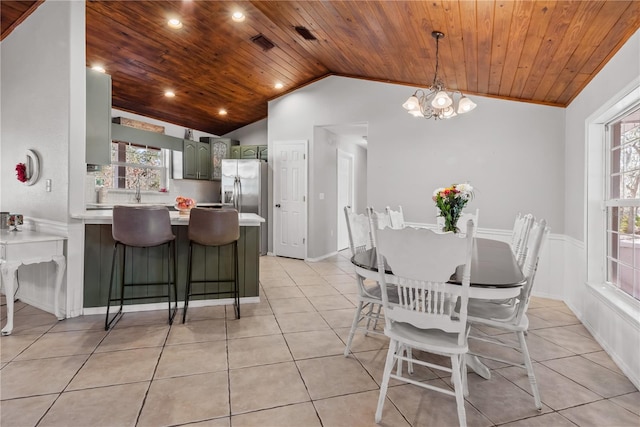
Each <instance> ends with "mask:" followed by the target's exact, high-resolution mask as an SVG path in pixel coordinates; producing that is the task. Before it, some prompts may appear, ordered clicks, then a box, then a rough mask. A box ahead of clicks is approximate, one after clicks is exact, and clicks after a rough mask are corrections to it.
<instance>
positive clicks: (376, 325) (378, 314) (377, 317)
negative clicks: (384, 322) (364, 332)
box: [373, 304, 382, 329]
mask: <svg viewBox="0 0 640 427" xmlns="http://www.w3.org/2000/svg"><path fill="white" fill-rule="evenodd" d="M377 305H378V311H377V312H376V320H375V321H374V322H373V329H376V328H377V327H378V320H380V312H381V311H382V304H377Z"/></svg>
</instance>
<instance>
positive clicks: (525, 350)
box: [516, 331, 542, 410]
mask: <svg viewBox="0 0 640 427" xmlns="http://www.w3.org/2000/svg"><path fill="white" fill-rule="evenodd" d="M516 335H518V341H519V342H520V350H521V351H522V357H524V365H525V366H526V367H527V376H528V377H529V384H531V392H532V393H533V399H534V400H535V403H536V408H538V410H541V409H542V402H541V401H540V392H539V391H538V384H537V382H536V376H535V373H534V372H533V364H532V363H531V357H530V356H529V348H528V347H527V342H526V341H525V339H524V332H523V331H519V332H516Z"/></svg>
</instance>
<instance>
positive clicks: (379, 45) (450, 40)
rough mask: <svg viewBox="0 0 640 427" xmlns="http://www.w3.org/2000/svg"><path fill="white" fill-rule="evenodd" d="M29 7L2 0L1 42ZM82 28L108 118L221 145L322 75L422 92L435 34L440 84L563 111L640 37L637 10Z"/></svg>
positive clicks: (120, 12) (139, 6) (203, 15)
mask: <svg viewBox="0 0 640 427" xmlns="http://www.w3.org/2000/svg"><path fill="white" fill-rule="evenodd" d="M39 3H41V2H38V1H36V2H34V1H21V2H17V1H6V0H2V2H0V8H1V9H0V15H1V16H2V20H1V21H2V22H1V24H2V38H4V37H6V36H7V35H8V34H9V33H10V32H11V31H12V30H13V28H15V23H16V22H17V23H19V22H20V20H21V19H24V16H25V15H28V14H29V13H31V12H32V11H33V10H34V8H35V7H37V5H38V4H39ZM235 11H242V12H243V13H244V14H245V16H246V19H245V20H244V22H234V21H233V20H232V19H231V15H232V13H233V12H235ZM169 18H178V19H180V20H181V21H182V28H180V29H172V28H169V27H168V26H167V20H168V19H169ZM86 26H87V33H86V37H87V51H86V57H87V66H92V65H94V64H100V65H102V66H103V67H104V68H105V69H106V70H107V73H108V74H110V75H111V76H112V80H113V106H114V107H115V108H118V109H122V110H127V111H131V112H135V113H138V114H142V115H145V116H149V117H153V118H156V119H159V120H163V121H167V122H170V123H175V124H179V125H182V126H185V127H188V128H193V129H198V130H201V131H205V132H209V133H213V134H218V135H222V134H225V133H227V132H229V131H232V130H234V129H237V128H239V127H242V126H244V125H246V124H249V123H252V122H254V121H256V120H259V119H262V118H264V117H266V115H267V101H268V100H270V99H274V98H276V97H278V96H281V95H282V94H284V93H286V92H288V91H292V90H294V89H296V88H299V87H301V86H304V85H306V84H309V83H310V82H313V81H316V80H318V79H321V78H323V77H325V76H327V75H342V76H349V77H356V78H362V79H371V80H378V81H388V82H393V83H400V84H406V85H411V86H422V87H425V86H428V85H430V83H431V82H432V80H433V74H434V69H435V40H434V39H433V38H432V37H431V32H432V31H434V30H438V31H442V32H444V33H445V35H446V37H445V38H444V39H442V40H441V41H440V65H439V67H440V68H439V75H440V77H441V78H442V80H444V82H445V84H446V86H447V87H448V88H450V89H458V90H461V91H463V92H464V93H470V94H480V95H487V96H492V97H499V98H504V99H515V100H521V101H526V102H535V103H541V104H547V105H555V106H561V107H564V106H567V105H568V104H569V103H570V102H571V100H573V99H574V98H575V97H576V96H577V95H578V94H579V93H580V91H581V90H582V89H583V88H584V87H585V86H586V84H587V83H589V81H590V80H591V79H592V78H593V77H594V76H595V75H596V74H597V73H598V71H599V70H600V69H601V68H602V67H603V66H604V65H605V64H606V62H607V61H608V60H609V59H610V58H611V57H612V56H613V55H614V54H615V53H616V52H617V51H618V49H619V48H620V47H621V46H622V45H623V44H624V43H625V42H626V41H627V40H628V39H629V37H630V36H631V35H633V33H634V32H635V31H636V30H637V29H638V28H639V27H640V1H617V0H615V1H595V0H592V1H529V0H524V1H518V0H515V1H514V0H502V1H494V0H490V1H469V0H460V1H446V0H430V1H393V0H382V1H364V0H361V1H353V0H351V1H333V0H329V1H308V0H306V1H264V0H261V1H191V0H183V1H100V0H90V1H88V2H87V4H86ZM300 27H302V28H303V29H300ZM296 28H298V29H296ZM304 30H307V32H306V33H305V32H304ZM309 35H311V36H312V37H314V38H315V39H314V40H309V39H308V37H309ZM304 36H306V37H307V38H305V37H304ZM256 38H257V40H256V41H252V39H256ZM270 45H273V47H271V48H269V46H270ZM276 82H280V83H282V84H283V88H282V89H276V88H274V84H275V83H276ZM168 89H170V90H173V91H174V92H175V94H176V96H175V97H174V98H166V97H165V96H164V92H165V90H168ZM403 101H404V99H402V100H400V99H399V100H398V108H400V104H401V103H402V102H403ZM222 109H224V110H225V111H226V112H227V114H226V115H220V114H219V111H220V110H222Z"/></svg>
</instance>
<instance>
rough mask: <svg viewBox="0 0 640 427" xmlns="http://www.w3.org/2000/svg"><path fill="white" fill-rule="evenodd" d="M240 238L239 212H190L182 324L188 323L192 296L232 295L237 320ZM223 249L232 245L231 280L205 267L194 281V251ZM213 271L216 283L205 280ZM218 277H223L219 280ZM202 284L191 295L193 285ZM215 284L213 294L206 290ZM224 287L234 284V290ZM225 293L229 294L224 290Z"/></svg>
mask: <svg viewBox="0 0 640 427" xmlns="http://www.w3.org/2000/svg"><path fill="white" fill-rule="evenodd" d="M239 238H240V223H239V220H238V211H237V210H235V209H220V208H214V209H205V208H193V209H191V213H190V215H189V266H188V272H187V286H186V291H185V297H184V311H183V313H182V322H183V323H184V322H185V320H186V319H187V309H188V307H189V299H190V297H192V296H204V295H225V294H226V295H231V296H233V299H234V307H235V312H236V319H239V318H240V289H239V286H238V239H239ZM194 245H199V246H203V247H211V246H214V247H220V248H221V247H223V246H227V245H233V265H234V269H233V270H234V271H233V277H225V276H226V274H225V273H224V272H220V271H218V265H204V266H203V268H202V270H203V271H202V275H203V276H205V277H202V280H194V279H193V277H192V276H193V270H194V256H193V247H194ZM212 271H215V273H216V278H215V279H207V278H206V275H205V273H207V272H208V273H209V276H210V277H211V276H212V274H211V272H212ZM220 276H223V277H222V278H221V277H220ZM193 284H201V285H203V286H202V291H200V292H193V290H192V285H193ZM209 284H217V288H216V290H215V291H211V290H208V289H207V285H209ZM223 284H227V285H230V284H233V287H224V289H222V288H223V287H222V286H221V285H223ZM227 289H228V290H227Z"/></svg>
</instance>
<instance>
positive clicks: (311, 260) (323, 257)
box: [305, 252, 338, 262]
mask: <svg viewBox="0 0 640 427" xmlns="http://www.w3.org/2000/svg"><path fill="white" fill-rule="evenodd" d="M334 255H338V252H331V253H329V254H325V255H322V256H320V257H316V258H307V259H305V261H306V262H319V261H322V260H323V259H327V258H330V257H332V256H334Z"/></svg>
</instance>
